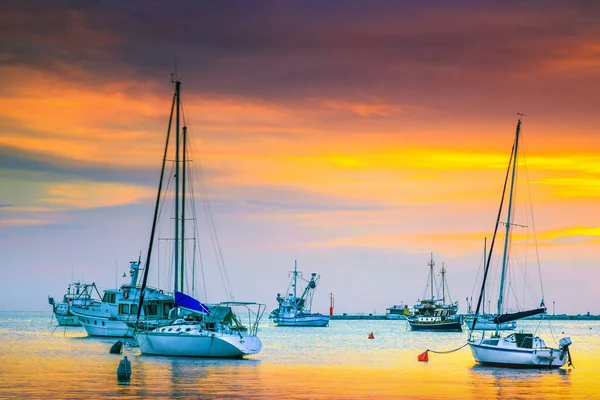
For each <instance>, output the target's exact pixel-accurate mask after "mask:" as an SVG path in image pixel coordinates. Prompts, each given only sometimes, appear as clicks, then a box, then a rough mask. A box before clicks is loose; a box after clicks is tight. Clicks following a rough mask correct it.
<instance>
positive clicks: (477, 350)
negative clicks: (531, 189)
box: [468, 118, 571, 368]
mask: <svg viewBox="0 0 600 400" xmlns="http://www.w3.org/2000/svg"><path fill="white" fill-rule="evenodd" d="M520 131H521V118H519V120H518V122H517V128H516V134H515V141H514V144H513V149H512V152H511V156H510V160H509V163H508V170H507V172H506V177H505V180H504V189H503V191H502V198H501V201H500V208H499V210H498V217H497V219H496V226H495V228H494V236H493V237H492V244H491V247H490V251H489V256H488V258H487V262H486V267H485V270H484V275H483V282H482V285H481V291H480V294H479V299H478V302H477V308H476V310H475V318H474V319H473V322H472V326H474V325H475V324H476V323H477V320H478V317H479V310H480V308H481V302H482V297H483V295H484V292H485V287H486V280H487V277H488V272H489V266H490V260H491V256H492V252H493V249H494V243H495V239H496V233H497V231H498V226H499V224H500V216H501V214H502V209H503V205H504V198H505V194H506V189H507V183H508V177H509V175H510V176H511V179H510V188H509V195H508V210H507V214H506V222H504V225H505V226H506V231H505V236H504V251H503V256H502V270H501V278H500V288H499V292H498V313H497V315H496V316H495V317H494V318H493V323H494V324H502V323H505V322H509V321H516V320H519V319H522V318H526V317H530V316H534V315H539V314H543V313H545V312H546V308H545V306H544V301H543V299H542V301H541V303H540V307H538V308H534V309H531V310H526V311H519V312H510V313H509V312H505V310H504V307H503V305H504V295H505V291H506V287H505V281H506V275H507V266H508V262H509V251H510V248H511V246H509V241H510V237H511V235H510V234H511V229H512V227H513V225H515V224H514V223H513V221H512V219H513V197H514V189H515V176H516V170H517V160H518V155H519V139H520V138H519V134H520ZM468 344H469V346H470V348H471V352H472V353H473V357H474V358H475V361H477V362H478V363H479V364H483V365H493V366H500V367H510V368H559V367H562V366H563V365H565V363H566V362H567V360H569V362H570V352H569V346H570V345H571V339H570V338H569V337H563V338H561V339H560V340H559V342H558V347H555V348H552V347H548V346H547V345H546V342H545V341H544V340H543V339H541V338H540V337H538V336H535V335H534V334H533V333H525V332H520V333H512V334H510V335H508V336H501V335H500V332H499V329H496V330H495V331H494V333H493V334H492V335H491V336H490V337H489V338H486V337H485V332H483V333H482V335H481V337H479V338H475V337H473V333H472V332H471V334H470V337H469V341H468Z"/></svg>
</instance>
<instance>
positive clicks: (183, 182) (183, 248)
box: [179, 126, 187, 292]
mask: <svg viewBox="0 0 600 400" xmlns="http://www.w3.org/2000/svg"><path fill="white" fill-rule="evenodd" d="M186 141H187V126H184V127H183V164H182V165H181V169H182V171H181V271H180V275H179V276H180V282H181V285H180V286H179V287H180V288H181V291H182V292H183V280H184V276H185V275H184V266H185V263H184V261H183V259H184V256H185V169H186V167H185V164H186V162H187V161H186V154H185V150H186V146H185V144H186Z"/></svg>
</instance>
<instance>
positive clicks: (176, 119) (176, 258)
mask: <svg viewBox="0 0 600 400" xmlns="http://www.w3.org/2000/svg"><path fill="white" fill-rule="evenodd" d="M180 86H181V82H180V81H179V80H178V81H176V82H175V95H176V97H177V110H176V113H175V114H176V116H175V251H174V253H175V263H174V264H173V265H174V268H173V269H174V270H175V271H174V275H175V283H174V288H173V294H174V293H175V292H178V291H179V290H178V289H179V285H178V283H179V274H178V272H179V103H180V102H179V96H180V90H181V89H180Z"/></svg>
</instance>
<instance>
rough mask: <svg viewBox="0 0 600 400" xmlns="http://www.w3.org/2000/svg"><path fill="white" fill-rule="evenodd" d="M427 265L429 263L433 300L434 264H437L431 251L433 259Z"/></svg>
mask: <svg viewBox="0 0 600 400" xmlns="http://www.w3.org/2000/svg"><path fill="white" fill-rule="evenodd" d="M427 265H429V277H430V278H431V301H433V300H434V298H433V266H434V265H435V263H434V262H433V253H431V260H430V261H429V264H427Z"/></svg>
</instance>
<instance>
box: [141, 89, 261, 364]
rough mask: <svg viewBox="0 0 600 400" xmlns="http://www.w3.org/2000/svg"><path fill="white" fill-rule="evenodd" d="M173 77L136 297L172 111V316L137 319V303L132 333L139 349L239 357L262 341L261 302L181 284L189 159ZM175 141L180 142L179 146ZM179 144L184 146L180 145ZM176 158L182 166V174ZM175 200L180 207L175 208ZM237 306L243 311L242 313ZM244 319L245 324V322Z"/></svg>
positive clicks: (153, 352)
mask: <svg viewBox="0 0 600 400" xmlns="http://www.w3.org/2000/svg"><path fill="white" fill-rule="evenodd" d="M174 83H175V93H174V96H173V102H172V105H171V115H170V117H169V128H168V130H167V138H166V144H165V150H164V155H163V162H162V169H161V174H160V180H159V185H158V194H157V198H156V205H155V209H154V219H153V223H152V230H151V234H150V243H149V246H148V254H147V257H146V267H145V270H144V277H143V280H142V292H141V293H142V294H141V297H140V300H139V301H140V304H141V303H143V301H144V295H145V292H144V291H143V289H144V288H145V286H146V282H147V279H148V270H149V265H150V260H151V256H152V248H153V244H154V236H155V233H156V225H157V218H158V215H159V213H160V212H159V208H160V204H161V196H162V195H163V193H162V184H163V177H164V175H165V164H166V161H167V154H168V148H169V141H170V140H169V137H170V132H171V124H172V120H173V113H174V111H175V125H176V128H175V147H176V149H175V168H174V169H175V173H174V178H175V191H174V194H175V196H174V197H175V207H174V208H175V211H174V212H175V215H174V218H173V220H174V223H175V229H174V232H175V238H174V242H173V243H174V263H173V266H174V268H173V270H174V274H173V275H174V290H173V292H174V294H175V308H174V309H173V310H172V311H171V313H170V314H171V315H170V317H171V318H172V319H171V322H169V323H168V324H165V325H163V326H158V327H147V326H146V322H145V321H144V320H141V321H140V314H139V309H138V314H137V320H136V321H137V322H136V324H135V331H134V335H135V339H136V341H137V343H138V345H139V347H140V350H141V352H142V354H150V355H160V356H187V357H228V358H240V357H243V356H246V355H251V354H256V353H258V352H260V350H261V348H262V342H261V340H260V339H259V338H258V336H257V332H258V323H259V321H260V318H261V317H262V315H263V313H264V310H265V305H264V304H258V303H253V302H235V301H225V302H221V303H218V304H212V305H208V304H203V303H201V302H200V301H198V300H197V299H194V298H193V297H192V296H189V295H188V294H185V293H183V292H184V289H185V288H184V287H185V284H184V278H185V263H184V255H185V254H186V252H185V250H186V246H185V245H186V243H185V242H186V237H185V226H186V224H185V221H186V214H185V206H186V164H187V163H188V162H189V159H188V155H187V151H186V146H187V127H186V126H185V123H184V126H183V129H180V111H181V101H180V99H181V94H180V90H181V82H180V81H179V80H177V81H175V82H174ZM180 142H181V143H182V146H180ZM181 147H183V148H182V149H181ZM180 156H181V157H180ZM180 164H181V167H182V168H181V174H180ZM180 183H181V184H180ZM180 206H181V209H180V208H179V207H180ZM240 310H241V311H240ZM242 312H243V313H245V314H246V315H242ZM244 322H245V323H247V325H244Z"/></svg>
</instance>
